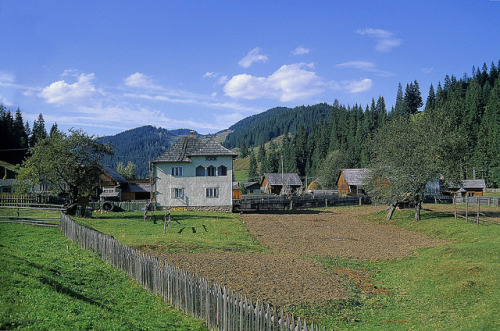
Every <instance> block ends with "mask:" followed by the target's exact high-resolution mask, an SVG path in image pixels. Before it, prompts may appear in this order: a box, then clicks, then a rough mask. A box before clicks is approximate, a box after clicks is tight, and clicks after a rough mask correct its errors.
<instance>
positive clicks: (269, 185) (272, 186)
mask: <svg viewBox="0 0 500 331" xmlns="http://www.w3.org/2000/svg"><path fill="white" fill-rule="evenodd" d="M260 186H261V188H262V193H264V194H277V195H280V194H282V189H283V188H284V187H285V188H286V189H288V191H289V192H287V193H289V194H294V193H296V192H297V191H298V190H299V189H300V188H302V181H301V180H300V177H299V175H297V174H295V173H286V174H270V173H269V174H264V178H262V181H261V183H260Z"/></svg>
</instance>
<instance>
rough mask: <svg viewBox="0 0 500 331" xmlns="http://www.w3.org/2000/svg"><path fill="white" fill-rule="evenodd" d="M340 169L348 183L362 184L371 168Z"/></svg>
mask: <svg viewBox="0 0 500 331" xmlns="http://www.w3.org/2000/svg"><path fill="white" fill-rule="evenodd" d="M340 171H341V172H342V173H343V174H344V178H345V181H346V182H347V184H348V185H355V186H362V185H363V180H364V179H365V178H366V177H367V176H368V174H369V172H370V169H367V168H359V169H341V170H340Z"/></svg>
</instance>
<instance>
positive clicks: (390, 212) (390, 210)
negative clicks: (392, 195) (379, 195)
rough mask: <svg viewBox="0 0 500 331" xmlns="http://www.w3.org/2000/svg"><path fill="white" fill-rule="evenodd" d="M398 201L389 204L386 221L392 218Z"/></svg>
mask: <svg viewBox="0 0 500 331" xmlns="http://www.w3.org/2000/svg"><path fill="white" fill-rule="evenodd" d="M397 205H398V204H397V203H393V204H391V205H390V206H389V212H388V213H387V217H386V219H385V220H386V221H390V220H391V218H392V214H394V211H395V210H396V206H397Z"/></svg>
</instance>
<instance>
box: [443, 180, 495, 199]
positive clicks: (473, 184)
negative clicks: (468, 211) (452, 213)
mask: <svg viewBox="0 0 500 331" xmlns="http://www.w3.org/2000/svg"><path fill="white" fill-rule="evenodd" d="M485 189H486V182H485V181H484V179H466V180H463V181H462V183H461V185H459V184H456V185H453V184H452V185H449V186H448V190H449V192H450V194H457V195H461V196H476V197H482V196H483V194H484V190H485Z"/></svg>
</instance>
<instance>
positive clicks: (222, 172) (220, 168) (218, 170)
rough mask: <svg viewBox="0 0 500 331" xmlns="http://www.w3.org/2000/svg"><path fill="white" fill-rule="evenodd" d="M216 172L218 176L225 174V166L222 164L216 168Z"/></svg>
mask: <svg viewBox="0 0 500 331" xmlns="http://www.w3.org/2000/svg"><path fill="white" fill-rule="evenodd" d="M217 172H218V175H219V176H227V168H226V167H225V166H223V165H221V166H220V167H219V168H217Z"/></svg>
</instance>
